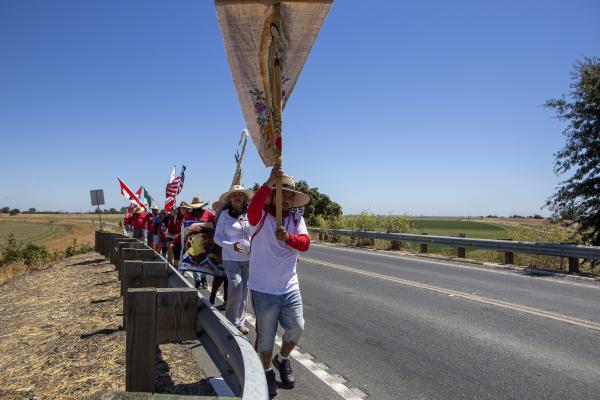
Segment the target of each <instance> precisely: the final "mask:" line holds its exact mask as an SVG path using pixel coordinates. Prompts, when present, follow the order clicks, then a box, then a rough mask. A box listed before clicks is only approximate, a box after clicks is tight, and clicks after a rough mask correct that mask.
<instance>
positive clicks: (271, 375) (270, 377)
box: [265, 369, 277, 397]
mask: <svg viewBox="0 0 600 400" xmlns="http://www.w3.org/2000/svg"><path fill="white" fill-rule="evenodd" d="M265 376H266V377H267V387H268V388H269V396H271V397H275V396H277V381H276V380H275V371H273V370H272V369H270V370H268V371H265Z"/></svg>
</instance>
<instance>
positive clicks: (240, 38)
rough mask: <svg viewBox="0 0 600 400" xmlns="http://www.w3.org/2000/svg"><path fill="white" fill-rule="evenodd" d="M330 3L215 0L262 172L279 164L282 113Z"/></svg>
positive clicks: (319, 0)
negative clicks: (261, 164)
mask: <svg viewBox="0 0 600 400" xmlns="http://www.w3.org/2000/svg"><path fill="white" fill-rule="evenodd" d="M332 3H333V0H304V1H302V0H298V1H295V0H288V1H275V0H256V1H254V0H249V1H242V0H215V7H216V9H217V18H218V20H219V25H220V26H221V32H222V33H223V41H224V42H225V52H226V53H227V60H228V62H229V68H230V69H231V74H232V76H233V82H234V84H235V88H236V91H237V95H238V99H239V101H240V105H241V107H242V112H243V114H244V119H245V121H246V125H247V127H248V130H249V131H250V136H251V137H252V141H253V142H254V145H255V146H256V149H257V150H258V153H259V154H260V157H261V158H262V160H263V163H264V164H265V166H266V167H270V166H273V165H274V164H276V163H279V162H280V161H281V152H282V141H281V113H282V111H283V109H284V108H285V104H286V103H287V100H288V99H289V97H290V95H291V94H292V91H293V90H294V86H295V85H296V82H297V81H298V77H299V75H300V72H301V71H302V67H303V66H304V63H305V61H306V58H307V57H308V53H310V50H311V48H312V45H313V43H314V41H315V39H316V37H317V34H318V33H319V29H320V28H321V25H322V24H323V21H324V20H325V17H326V16H327V13H328V12H329V8H330V7H331V4H332Z"/></svg>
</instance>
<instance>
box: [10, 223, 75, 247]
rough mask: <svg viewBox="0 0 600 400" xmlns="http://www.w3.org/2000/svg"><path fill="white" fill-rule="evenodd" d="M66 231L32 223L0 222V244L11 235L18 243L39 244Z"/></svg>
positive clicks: (61, 228)
mask: <svg viewBox="0 0 600 400" xmlns="http://www.w3.org/2000/svg"><path fill="white" fill-rule="evenodd" d="M66 231H67V228H66V227H65V226H60V225H53V224H41V223H33V222H14V221H2V222H0V244H1V243H4V241H5V240H6V238H7V237H8V236H9V235H10V234H13V235H14V236H15V238H16V239H17V240H19V241H23V242H28V243H34V244H39V243H40V242H43V241H46V240H49V239H52V238H54V237H56V236H59V235H62V234H63V233H65V232H66Z"/></svg>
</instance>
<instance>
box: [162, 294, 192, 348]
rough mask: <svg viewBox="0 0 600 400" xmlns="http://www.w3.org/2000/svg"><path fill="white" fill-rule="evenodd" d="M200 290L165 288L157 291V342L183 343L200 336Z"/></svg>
mask: <svg viewBox="0 0 600 400" xmlns="http://www.w3.org/2000/svg"><path fill="white" fill-rule="evenodd" d="M198 302H199V298H198V291H197V290H196V289H194V288H165V289H157V291H156V315H157V317H156V319H157V321H158V323H157V325H156V342H157V343H172V342H176V343H181V342H183V341H185V340H195V339H197V338H198V334H197V328H198V327H197V322H198V306H199V303H198Z"/></svg>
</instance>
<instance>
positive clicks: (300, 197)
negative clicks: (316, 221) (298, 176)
mask: <svg viewBox="0 0 600 400" xmlns="http://www.w3.org/2000/svg"><path fill="white" fill-rule="evenodd" d="M281 186H282V189H283V190H284V191H286V192H290V193H293V194H294V200H293V202H292V205H291V207H290V208H297V207H302V206H305V205H307V204H308V203H310V196H309V195H307V194H306V193H302V192H299V191H297V190H296V181H295V180H294V178H293V177H291V176H289V175H283V177H282V178H281Z"/></svg>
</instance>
